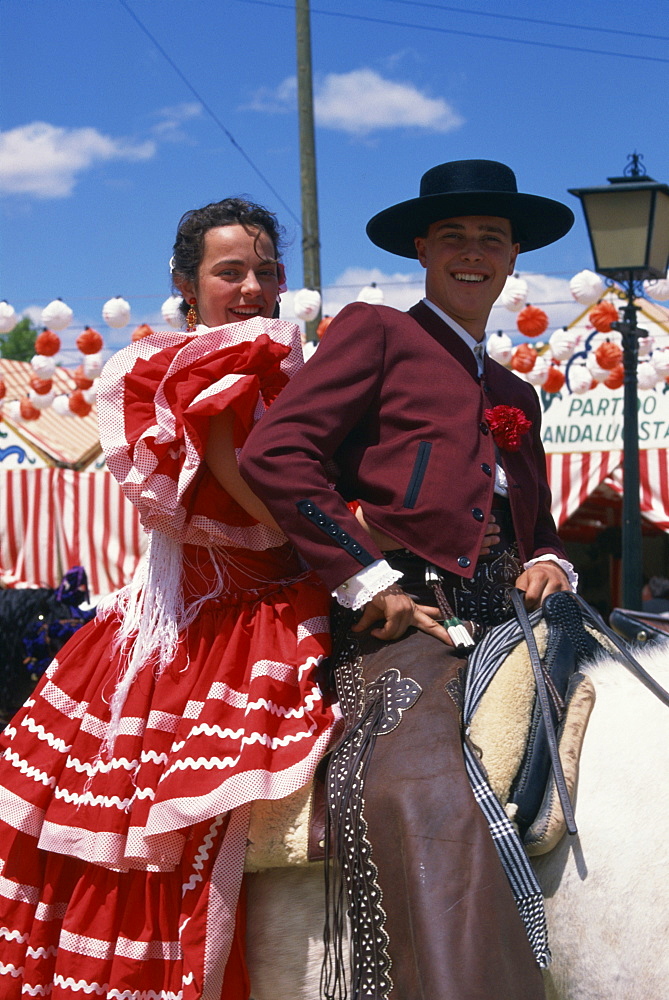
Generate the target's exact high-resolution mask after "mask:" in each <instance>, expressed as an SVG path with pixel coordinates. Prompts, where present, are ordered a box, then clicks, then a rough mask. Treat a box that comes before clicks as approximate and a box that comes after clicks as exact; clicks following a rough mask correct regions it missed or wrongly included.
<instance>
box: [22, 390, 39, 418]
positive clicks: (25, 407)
mask: <svg viewBox="0 0 669 1000" xmlns="http://www.w3.org/2000/svg"><path fill="white" fill-rule="evenodd" d="M19 412H20V414H21V419H22V420H37V419H38V418H39V416H40V411H39V410H38V409H37V407H36V406H33V404H32V403H31V402H30V400H29V399H28V397H27V396H24V397H23V399H22V400H21V404H20V406H19Z"/></svg>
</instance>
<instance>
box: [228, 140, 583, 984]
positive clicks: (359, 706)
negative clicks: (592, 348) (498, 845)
mask: <svg viewBox="0 0 669 1000" xmlns="http://www.w3.org/2000/svg"><path fill="white" fill-rule="evenodd" d="M572 223H573V214H572V213H571V211H570V210H569V209H568V208H567V207H566V206H564V205H562V204H560V203H558V202H555V201H551V200H549V199H546V198H541V197H538V196H533V195H527V194H521V193H518V191H517V187H516V180H515V176H514V174H513V172H512V171H511V170H510V169H509V168H508V167H506V166H504V165H503V164H500V163H496V162H493V161H486V160H463V161H457V162H453V163H445V164H441V165H440V166H437V167H434V168H433V169H432V170H429V171H428V172H427V173H426V174H425V175H424V176H423V178H422V180H421V187H420V195H419V197H418V198H412V199H410V200H409V201H406V202H402V203H401V204H399V205H395V206H392V207H391V208H389V209H386V210H385V211H383V212H380V213H379V214H378V215H376V216H375V217H374V218H373V219H372V220H371V221H370V222H369V224H368V226H367V232H368V235H369V236H370V238H371V240H372V241H373V242H374V243H376V244H377V245H378V246H381V247H383V248H384V249H387V250H389V251H390V252H391V253H395V254H398V255H400V256H404V257H413V258H416V257H417V258H418V260H419V261H420V263H421V264H422V266H423V267H424V268H425V271H426V284H425V287H426V297H425V298H424V299H423V301H422V302H420V303H418V304H417V305H416V306H414V307H413V308H412V309H410V310H409V312H408V313H400V312H398V311H397V310H394V309H390V308H388V307H385V306H371V305H365V304H361V303H354V304H352V305H350V306H347V307H346V308H345V309H343V310H342V311H341V312H340V313H339V315H338V316H337V317H335V319H334V320H333V321H332V323H331V324H330V326H329V328H328V331H327V334H326V336H325V338H324V340H323V342H322V344H321V345H320V347H319V349H318V351H317V352H316V354H315V355H314V357H313V358H312V360H310V362H309V364H308V365H307V366H306V368H305V369H304V370H303V372H301V373H300V375H298V376H297V377H296V378H295V379H294V380H293V382H292V383H291V384H290V385H289V386H288V387H287V388H286V389H285V390H284V392H283V393H282V395H281V397H280V398H279V400H278V401H277V402H276V403H275V404H274V405H273V406H272V408H271V409H270V411H269V413H268V414H267V415H266V416H265V417H263V420H262V421H261V422H260V424H259V425H258V427H257V428H256V430H255V431H254V432H253V433H252V434H251V436H250V438H249V439H248V442H247V445H246V448H245V449H244V452H243V454H242V457H241V466H240V467H241V472H242V476H243V477H244V478H245V479H246V480H247V481H248V482H249V483H250V485H251V486H252V487H253V489H254V490H255V491H256V492H257V493H258V495H259V496H260V497H261V499H262V500H263V501H264V502H265V504H266V505H267V507H268V508H269V509H270V511H271V513H272V514H273V516H274V517H275V518H276V520H277V521H278V522H279V524H280V525H281V527H282V528H283V529H284V531H285V532H286V534H287V535H288V536H289V537H290V538H291V539H292V541H293V542H294V543H295V545H296V546H297V548H298V549H299V550H300V552H301V553H302V555H303V556H304V558H305V560H306V561H307V562H308V563H309V564H310V565H311V566H312V567H313V568H314V569H315V570H316V572H317V573H318V574H319V575H320V576H321V578H322V579H323V580H324V582H325V583H326V584H327V585H328V586H329V588H330V589H331V590H332V591H333V594H334V596H336V598H337V601H338V602H339V604H340V605H342V606H343V607H345V608H350V609H352V611H356V610H362V614H361V616H360V617H359V620H358V621H357V623H355V624H354V618H353V616H352V614H351V612H347V613H345V615H348V621H345V623H344V624H345V626H346V628H344V629H343V630H342V628H341V627H338V628H337V630H336V632H337V634H336V635H335V639H336V640H337V642H336V648H338V650H339V652H338V655H337V659H336V669H337V682H338V688H339V694H340V698H341V699H342V701H343V703H344V710H345V715H346V716H347V724H348V728H349V730H352V731H353V736H352V737H351V738H350V740H349V743H350V746H351V753H350V756H351V758H352V760H353V759H354V760H355V763H353V764H352V767H353V773H352V775H350V776H349V780H348V782H347V781H346V778H345V777H344V778H342V775H341V774H340V773H339V772H338V774H337V775H336V776H332V777H331V780H330V784H331V786H332V788H334V791H332V795H333V796H334V797H335V798H336V797H337V795H339V794H340V792H339V791H338V790H337V788H335V787H334V786H335V785H336V784H337V782H338V781H339V782H340V784H341V781H343V783H344V785H345V786H346V787H345V788H344V790H343V791H342V792H341V796H343V798H342V801H345V802H346V803H347V805H346V807H345V809H344V810H343V811H346V809H348V812H349V818H348V819H347V821H346V822H348V823H349V827H346V824H345V829H344V830H343V832H342V840H343V842H344V843H345V844H348V860H347V861H345V862H344V864H345V865H346V864H348V869H347V871H348V876H347V877H348V890H349V900H350V912H351V921H352V926H353V939H354V949H353V951H354V963H353V964H354V970H353V978H354V988H353V995H354V996H355V997H357V996H360V997H363V996H368V997H374V998H379V1000H381V998H386V997H391V998H393V1000H414V998H419V997H420V998H425V1000H447V998H448V1000H493V998H494V1000H518V998H521V997H522V998H523V1000H535V998H537V1000H538V998H540V997H543V995H544V993H543V986H542V980H541V974H540V972H539V969H538V966H537V964H536V963H535V961H534V959H533V956H532V952H531V950H530V947H529V945H528V942H527V939H526V937H525V933H524V929H523V924H522V922H521V920H520V918H519V916H518V911H517V910H516V908H515V905H514V903H513V897H512V895H511V891H510V889H509V885H508V882H507V881H506V879H505V876H504V874H503V872H502V869H501V866H500V864H499V861H498V858H497V855H496V852H495V849H494V845H493V842H492V839H491V837H490V832H489V830H488V827H487V825H486V823H485V820H484V819H483V814H482V813H481V811H480V809H479V808H478V806H477V804H476V801H475V799H474V796H473V794H472V790H471V787H470V785H469V782H468V780H467V777H466V773H465V769H464V764H463V756H462V749H461V734H460V728H459V714H458V698H459V685H458V670H459V668H461V667H462V666H463V662H464V661H463V659H462V655H463V653H464V654H466V651H467V649H468V648H469V644H470V642H471V640H470V638H469V634H468V633H473V634H474V635H476V634H477V632H478V628H479V626H480V625H481V624H483V625H485V624H493V623H495V622H497V621H500V620H502V619H503V617H504V616H505V614H506V613H507V612H506V608H505V596H506V591H507V589H508V585H509V583H513V582H514V581H515V583H516V585H517V586H518V587H519V588H520V589H522V590H523V591H525V602H526V604H527V606H528V607H530V608H533V607H536V606H538V605H539V604H540V603H541V602H542V601H543V599H544V598H545V597H546V596H547V595H548V594H549V593H552V592H554V591H558V590H567V589H569V588H570V586H571V585H572V583H573V581H574V576H573V571H572V569H571V566H570V565H569V563H568V562H567V561H566V558H565V553H564V550H563V547H562V545H561V543H560V540H559V539H558V537H557V533H556V530H555V524H554V522H553V519H552V517H551V514H550V492H549V488H548V484H547V481H546V471H545V458H544V453H543V449H542V446H541V440H540V434H539V430H540V408H539V404H538V400H537V396H536V393H535V391H534V389H533V388H532V387H531V386H529V385H527V384H526V383H524V382H522V381H521V380H520V379H518V378H517V377H516V376H515V375H514V374H513V373H511V372H509V371H507V370H506V369H504V368H502V367H501V366H500V365H498V364H497V363H496V362H494V361H492V360H491V359H490V358H488V357H487V356H485V354H484V351H483V345H484V341H485V327H486V322H487V320H488V317H489V314H490V310H491V308H492V305H493V303H494V302H495V300H496V299H497V297H498V296H499V294H500V292H501V290H502V288H503V286H504V283H505V281H506V278H507V276H508V275H510V274H512V273H513V270H514V266H515V262H516V257H517V255H518V253H519V252H522V251H525V250H531V249H535V248H537V247H540V246H545V245H547V244H549V243H551V242H553V241H555V240H557V239H559V238H560V237H561V236H563V235H564V234H565V233H566V232H568V230H569V229H570V228H571V225H572ZM333 478H334V480H335V483H336V489H334V490H333V489H332V488H331V482H332V479H333ZM347 502H348V505H347ZM351 502H355V503H354V504H352V503H351ZM349 505H350V506H349ZM354 509H355V511H356V512H355V513H354V512H353V510H354ZM338 618H341V615H339V616H338ZM463 622H464V623H465V624H464V625H463ZM349 629H350V631H349ZM464 629H466V631H464ZM454 647H455V648H454ZM403 699H404V700H403ZM374 705H377V706H378V712H377V718H380V719H381V724H375V725H376V728H373V726H372V724H371V723H368V721H365V720H368V718H369V717H370V712H371V714H373V712H372V709H371V708H370V706H372V708H373V706H374ZM391 705H394V706H395V708H394V709H393V710H392V711H391V709H390V708H389V706H391ZM365 713H367V714H365ZM354 727H355V728H354ZM365 727H367V728H366V729H365ZM356 755H357V756H356ZM363 758H364V760H365V763H364V769H365V774H366V777H365V783H364V792H363V793H362V798H361V800H360V802H358V800H357V799H356V796H357V795H358V794H359V789H358V786H359V782H357V779H358V778H359V777H360V776H361V774H362V771H361V767H362V765H361V761H362V760H363ZM338 766H339V765H338ZM335 779H336V780H335ZM356 782H357V783H356ZM351 796H352V798H351ZM352 801H353V802H354V804H355V803H357V804H358V805H359V807H360V810H361V818H359V819H358V820H357V825H356V823H355V822H353V821H352V820H350V816H351V815H352V813H351V809H350V808H349V805H350V802H352ZM353 812H355V809H353ZM351 824H352V825H351ZM351 845H353V846H351ZM356 852H357V853H356ZM360 858H363V859H364V863H359V859H360ZM370 950H371V952H372V953H373V954H374V956H375V957H374V959H373V961H372V960H370V961H368V960H367V959H366V958H365V955H366V953H367V952H369V951H370Z"/></svg>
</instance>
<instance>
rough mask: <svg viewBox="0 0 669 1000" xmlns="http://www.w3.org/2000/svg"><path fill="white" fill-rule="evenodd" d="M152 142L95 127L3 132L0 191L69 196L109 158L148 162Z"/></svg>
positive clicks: (39, 125) (35, 125)
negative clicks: (90, 171) (83, 176)
mask: <svg viewBox="0 0 669 1000" xmlns="http://www.w3.org/2000/svg"><path fill="white" fill-rule="evenodd" d="M155 152H156V144H155V142H153V141H146V142H142V143H133V142H131V141H130V140H127V139H113V138H111V137H110V136H107V135H103V134H102V133H101V132H98V130H97V129H94V128H60V127H58V126H56V125H49V124H48V123H47V122H32V123H31V124H29V125H22V126H20V127H18V128H15V129H11V130H9V131H8V132H2V133H0V192H1V193H3V194H28V195H33V196H34V197H37V198H66V197H67V196H68V195H70V194H71V193H72V190H73V188H74V186H75V184H76V182H77V180H78V178H79V175H80V174H81V173H82V172H83V171H85V170H88V169H90V168H91V167H93V166H95V164H97V163H104V162H106V161H108V160H130V161H134V160H147V159H150V158H151V157H152V156H154V155H155Z"/></svg>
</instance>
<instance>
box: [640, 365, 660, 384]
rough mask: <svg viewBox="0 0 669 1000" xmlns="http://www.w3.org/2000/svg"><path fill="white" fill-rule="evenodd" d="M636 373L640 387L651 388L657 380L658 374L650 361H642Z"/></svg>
mask: <svg viewBox="0 0 669 1000" xmlns="http://www.w3.org/2000/svg"><path fill="white" fill-rule="evenodd" d="M636 374H637V380H638V383H639V388H640V389H652V388H653V387H654V386H656V385H657V383H658V382H659V378H658V374H657V372H656V371H655V369H654V367H653V366H652V364H651V363H650V361H642V362H641V364H640V365H639V367H638V368H637V373H636Z"/></svg>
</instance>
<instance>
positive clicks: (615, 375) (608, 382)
mask: <svg viewBox="0 0 669 1000" xmlns="http://www.w3.org/2000/svg"><path fill="white" fill-rule="evenodd" d="M624 378H625V369H624V367H623V366H622V365H616V367H615V368H613V369H612V370H611V374H610V375H609V377H608V378H607V379H604V385H605V386H607V387H608V388H609V389H619V388H620V386H621V385H622V384H623V380H624Z"/></svg>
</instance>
